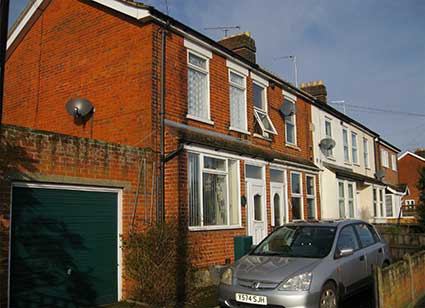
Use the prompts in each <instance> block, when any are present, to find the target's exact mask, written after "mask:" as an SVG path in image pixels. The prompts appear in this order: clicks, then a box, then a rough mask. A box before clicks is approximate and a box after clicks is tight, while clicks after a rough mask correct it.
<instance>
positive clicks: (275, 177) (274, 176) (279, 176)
mask: <svg viewBox="0 0 425 308" xmlns="http://www.w3.org/2000/svg"><path fill="white" fill-rule="evenodd" d="M270 182H275V183H283V182H284V178H283V171H282V170H276V169H270Z"/></svg>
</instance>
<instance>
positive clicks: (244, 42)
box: [218, 32, 257, 63]
mask: <svg viewBox="0 0 425 308" xmlns="http://www.w3.org/2000/svg"><path fill="white" fill-rule="evenodd" d="M218 42H219V43H220V44H221V45H223V46H224V47H226V48H228V49H230V50H232V51H234V52H236V53H237V54H238V55H240V56H242V57H243V58H245V59H247V60H248V61H250V62H252V63H256V58H255V52H256V51H257V48H255V41H254V39H253V38H252V37H251V33H249V32H243V33H239V34H235V35H231V36H229V37H225V38H223V39H221V40H220V41H218Z"/></svg>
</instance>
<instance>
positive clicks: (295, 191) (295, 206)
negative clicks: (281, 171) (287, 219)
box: [291, 172, 303, 220]
mask: <svg viewBox="0 0 425 308" xmlns="http://www.w3.org/2000/svg"><path fill="white" fill-rule="evenodd" d="M291 192H292V194H291V204H292V219H293V220H294V219H302V218H303V217H302V213H303V210H302V207H303V202H302V183H301V173H298V172H291Z"/></svg>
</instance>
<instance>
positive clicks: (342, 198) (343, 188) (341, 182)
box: [336, 180, 347, 218]
mask: <svg viewBox="0 0 425 308" xmlns="http://www.w3.org/2000/svg"><path fill="white" fill-rule="evenodd" d="M336 183H337V184H336V185H337V200H338V216H339V218H345V217H347V209H346V206H345V205H346V203H347V202H346V201H347V198H346V192H345V183H344V181H343V180H338V181H336ZM340 184H342V191H343V193H344V196H343V197H341V195H340V193H339V192H340V190H339V186H340ZM340 201H344V217H341V212H340V205H339V203H340Z"/></svg>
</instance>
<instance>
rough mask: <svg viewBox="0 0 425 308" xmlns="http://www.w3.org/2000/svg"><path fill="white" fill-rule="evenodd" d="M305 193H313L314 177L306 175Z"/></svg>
mask: <svg viewBox="0 0 425 308" xmlns="http://www.w3.org/2000/svg"><path fill="white" fill-rule="evenodd" d="M306 178H307V183H306V185H307V195H314V177H312V176H307V177H306Z"/></svg>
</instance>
